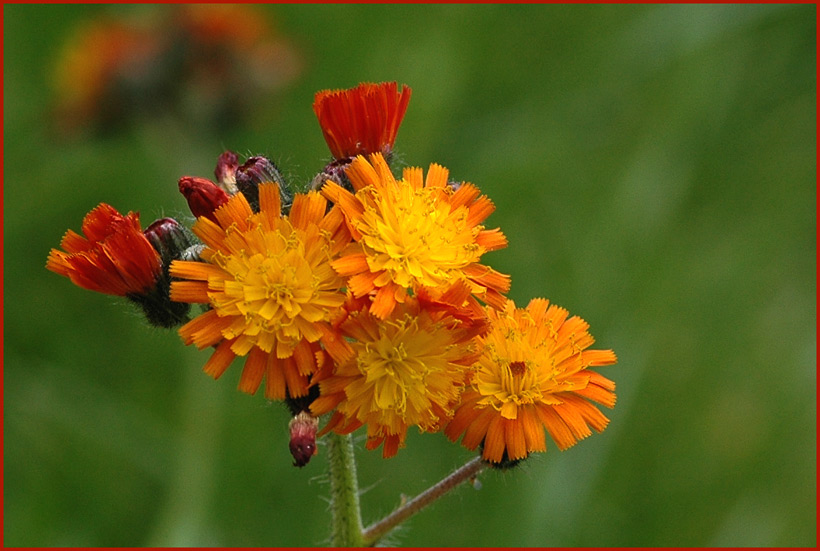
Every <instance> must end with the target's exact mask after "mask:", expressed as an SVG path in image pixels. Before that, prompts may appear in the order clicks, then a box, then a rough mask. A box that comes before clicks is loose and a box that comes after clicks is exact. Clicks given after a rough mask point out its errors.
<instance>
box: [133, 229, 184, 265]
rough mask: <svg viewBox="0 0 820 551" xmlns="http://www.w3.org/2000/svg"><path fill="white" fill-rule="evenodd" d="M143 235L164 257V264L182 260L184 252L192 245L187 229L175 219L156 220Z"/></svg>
mask: <svg viewBox="0 0 820 551" xmlns="http://www.w3.org/2000/svg"><path fill="white" fill-rule="evenodd" d="M142 233H143V235H145V237H146V238H147V239H148V241H150V242H151V245H153V246H154V249H156V251H157V252H158V253H159V255H160V256H161V257H162V261H163V264H168V263H170V262H171V260H174V259H177V258H181V255H182V251H184V250H185V249H187V248H188V247H190V246H191V244H192V243H191V239H190V237H189V235H188V233H186V231H185V228H184V227H183V226H182V224H180V223H179V222H177V221H176V220H174V219H173V218H160V219H159V220H155V221H154V222H152V223H151V225H150V226H148V227H147V228H145V230H143V232H142Z"/></svg>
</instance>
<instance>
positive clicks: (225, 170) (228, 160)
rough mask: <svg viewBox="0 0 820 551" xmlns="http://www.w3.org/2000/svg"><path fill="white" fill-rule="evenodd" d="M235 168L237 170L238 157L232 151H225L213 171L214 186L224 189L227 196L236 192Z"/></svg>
mask: <svg viewBox="0 0 820 551" xmlns="http://www.w3.org/2000/svg"><path fill="white" fill-rule="evenodd" d="M237 168H239V156H238V155H237V154H236V153H234V152H233V151H226V152H225V153H223V154H222V155H220V156H219V159H217V161H216V169H215V170H214V176H216V185H218V186H219V187H221V188H222V189H224V190H225V191H226V192H227V193H228V195H235V194H236V192H237V188H236V169H237Z"/></svg>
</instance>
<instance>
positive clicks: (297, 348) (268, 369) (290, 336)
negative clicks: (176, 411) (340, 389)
mask: <svg viewBox="0 0 820 551" xmlns="http://www.w3.org/2000/svg"><path fill="white" fill-rule="evenodd" d="M259 205H260V210H259V212H258V213H254V212H253V211H252V210H251V207H250V205H249V204H248V201H247V199H246V198H245V196H244V195H243V194H241V193H238V194H236V195H234V196H233V197H232V198H231V199H230V200H229V201H228V202H227V203H226V204H224V205H222V206H221V207H219V208H217V209H216V210H215V211H214V213H213V215H214V217H215V218H216V223H214V222H212V221H211V220H209V219H208V218H206V217H201V218H199V219H198V221H197V222H196V224H194V227H193V231H194V233H195V234H196V235H197V236H198V237H199V238H200V239H201V240H202V242H203V243H204V244H205V245H206V248H205V249H204V251H203V252H202V253H201V255H200V256H201V258H202V259H203V260H204V261H205V262H190V261H180V260H177V261H174V262H172V263H171V269H170V273H171V275H172V276H174V277H176V278H180V279H183V280H185V281H174V282H172V283H171V299H172V300H175V301H178V302H189V303H203V304H207V305H209V306H210V309H209V310H208V311H206V312H205V313H204V314H202V315H201V316H199V317H197V318H195V319H193V320H191V321H190V322H188V323H187V324H185V325H183V326H182V327H181V328H180V330H179V333H180V335H181V336H182V338H183V340H184V341H185V344H195V345H196V346H197V347H198V348H200V349H203V348H207V347H210V346H216V351H215V352H214V353H213V355H212V356H211V358H210V359H209V360H208V362H207V363H206V364H205V367H204V370H205V372H206V373H208V374H209V375H211V376H212V377H214V378H215V379H216V378H218V377H220V376H221V375H222V373H224V372H225V370H226V369H227V368H228V366H229V365H230V364H231V362H232V361H233V360H234V358H235V357H236V356H247V360H246V361H245V368H244V370H243V371H242V376H241V378H240V381H239V388H240V390H242V391H243V392H247V393H249V394H253V393H255V392H256V391H257V390H258V389H259V386H260V385H261V383H262V379H263V378H264V377H265V376H267V379H266V381H267V382H266V386H265V396H266V397H267V398H269V399H284V398H285V397H286V396H290V397H292V398H296V397H300V396H305V395H306V394H307V392H308V377H309V376H310V374H311V373H313V372H314V370H315V369H316V354H317V352H319V341H320V340H323V339H325V338H326V337H327V336H328V335H330V334H331V333H332V329H331V326H330V324H329V320H330V319H331V318H332V316H333V315H334V314H335V312H336V310H337V309H338V308H339V307H340V306H341V305H342V304H343V303H344V300H345V295H344V293H342V292H341V291H340V289H341V287H342V286H343V285H344V281H343V280H342V278H340V277H339V276H338V275H337V274H336V273H335V271H334V270H333V268H331V266H330V262H331V261H332V260H333V258H335V256H336V255H337V253H338V252H339V250H340V249H342V248H343V247H344V246H345V245H346V244H347V242H348V241H349V240H350V235H349V234H348V232H347V230H346V228H345V225H344V222H343V218H342V215H341V213H340V212H339V210H338V209H332V210H331V211H330V212H327V213H326V210H327V201H325V199H324V198H323V197H322V196H321V195H319V194H318V193H316V192H312V193H309V194H307V195H297V196H296V198H295V199H294V202H293V207H292V209H291V211H290V215H289V216H286V217H285V216H282V215H281V205H280V196H279V187H278V186H277V185H276V184H262V185H260V186H259Z"/></svg>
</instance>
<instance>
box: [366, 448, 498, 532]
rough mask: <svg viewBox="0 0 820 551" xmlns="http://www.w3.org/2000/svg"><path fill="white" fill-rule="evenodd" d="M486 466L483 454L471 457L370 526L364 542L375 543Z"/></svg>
mask: <svg viewBox="0 0 820 551" xmlns="http://www.w3.org/2000/svg"><path fill="white" fill-rule="evenodd" d="M486 466H487V463H485V462H484V461H483V460H482V459H481V456H477V457H475V458H473V459H471V460H470V461H468V462H467V463H465V464H464V465H462V466H461V467H459V468H458V469H456V470H455V471H453V472H452V473H450V474H449V475H448V476H447V477H446V478H443V479H442V480H440V481H439V482H438V483H437V484H436V485H434V486H431V487H430V488H428V489H426V490H425V491H424V492H422V493H420V494H419V495H417V496H416V497H414V498H413V499H411V500H410V501H407V502H406V503H403V504H402V505H401V506H399V508H398V509H396V510H395V511H393V512H392V513H390V514H389V515H387V516H386V517H384V518H383V519H382V520H380V521H379V522H376V523H375V524H372V525H370V526H368V527H367V529H366V530H365V531H364V534H363V535H362V539H363V541H364V544H365V545H367V546H372V545H375V544H376V543H377V542H378V541H379V540H380V539H381V538H382V537H384V536H385V535H386V534H387V533H388V532H390V531H391V530H392V529H393V528H395V527H396V526H398V525H399V524H401V523H402V522H404V521H405V520H407V519H408V518H410V517H411V516H413V515H415V514H416V513H418V512H419V511H421V510H422V509H424V508H425V507H427V506H428V505H430V504H431V503H433V502H434V501H435V500H437V499H438V498H440V497H441V496H443V495H444V494H446V493H447V492H449V491H450V490H452V489H453V488H455V487H456V486H458V485H459V484H461V483H462V482H464V481H465V480H470V479H472V478H474V477H475V476H476V475H477V474H478V473H480V472H481V470H482V469H484V468H485V467H486Z"/></svg>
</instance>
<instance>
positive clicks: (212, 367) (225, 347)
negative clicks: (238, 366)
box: [202, 340, 236, 379]
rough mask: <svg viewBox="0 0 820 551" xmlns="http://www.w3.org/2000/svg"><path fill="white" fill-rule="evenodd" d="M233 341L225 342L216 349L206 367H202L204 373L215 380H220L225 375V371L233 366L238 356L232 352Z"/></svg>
mask: <svg viewBox="0 0 820 551" xmlns="http://www.w3.org/2000/svg"><path fill="white" fill-rule="evenodd" d="M232 344H233V341H229V340H224V341H222V342H221V343H219V346H217V347H216V350H215V351H214V353H213V354H212V355H211V357H210V358H209V359H208V361H207V362H205V365H204V366H203V367H202V371H204V372H205V373H207V374H208V375H210V376H211V377H213V378H214V379H218V378H219V377H221V376H222V374H223V373H225V370H226V369H228V366H230V365H231V362H233V360H234V358H236V354H234V353H233V351H232V350H231V345H232Z"/></svg>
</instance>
